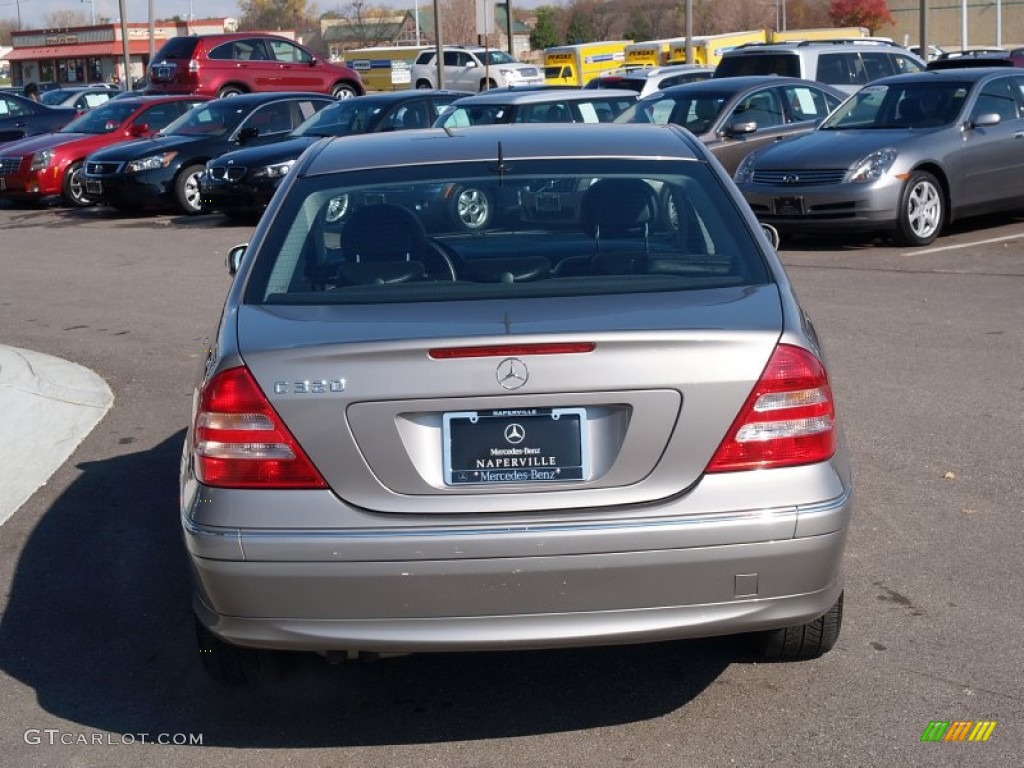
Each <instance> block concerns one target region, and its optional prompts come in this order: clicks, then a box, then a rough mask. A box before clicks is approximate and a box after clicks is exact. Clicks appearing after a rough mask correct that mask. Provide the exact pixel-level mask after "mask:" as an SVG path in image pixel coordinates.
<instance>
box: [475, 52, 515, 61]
mask: <svg viewBox="0 0 1024 768" xmlns="http://www.w3.org/2000/svg"><path fill="white" fill-rule="evenodd" d="M479 56H480V61H482V62H483V63H484V64H517V63H518V62H517V61H516V60H515V59H514V58H512V56H510V55H509V54H507V53H505V52H504V51H488V52H487V53H486V54H484V53H481V54H479Z"/></svg>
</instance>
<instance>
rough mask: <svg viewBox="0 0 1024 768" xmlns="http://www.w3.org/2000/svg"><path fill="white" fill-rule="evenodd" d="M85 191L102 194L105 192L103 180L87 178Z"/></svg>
mask: <svg viewBox="0 0 1024 768" xmlns="http://www.w3.org/2000/svg"><path fill="white" fill-rule="evenodd" d="M85 191H86V194H89V195H102V194H103V182H102V181H95V180H94V179H86V180H85Z"/></svg>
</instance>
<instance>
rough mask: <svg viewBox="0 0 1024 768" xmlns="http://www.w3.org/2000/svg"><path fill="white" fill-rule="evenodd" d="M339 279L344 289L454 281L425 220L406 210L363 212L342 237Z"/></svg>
mask: <svg viewBox="0 0 1024 768" xmlns="http://www.w3.org/2000/svg"><path fill="white" fill-rule="evenodd" d="M340 248H341V263H340V264H339V265H338V272H337V277H338V279H339V282H340V283H342V284H344V285H366V284H374V283H378V284H381V283H405V282H410V281H415V280H423V279H424V278H426V277H428V275H432V276H436V277H439V278H441V279H447V280H454V279H455V274H454V269H453V268H452V266H451V263H450V262H449V261H448V260H447V259H445V257H444V256H443V255H442V254H441V253H440V252H439V251H437V250H436V249H434V248H433V247H432V246H431V244H430V241H429V238H428V237H427V232H426V230H425V229H424V227H423V223H422V222H421V221H420V219H419V217H418V216H416V214H414V213H413V212H412V211H410V210H408V209H407V208H403V207H402V206H400V205H391V204H388V203H381V204H377V205H367V206H365V207H363V208H357V209H356V210H354V211H353V212H352V213H351V214H350V215H349V218H348V219H347V220H346V221H345V224H344V225H343V226H342V228H341V234H340Z"/></svg>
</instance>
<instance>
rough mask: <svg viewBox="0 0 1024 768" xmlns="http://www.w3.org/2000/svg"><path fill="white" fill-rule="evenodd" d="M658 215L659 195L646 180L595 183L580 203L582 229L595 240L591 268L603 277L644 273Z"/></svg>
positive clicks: (609, 180)
mask: <svg viewBox="0 0 1024 768" xmlns="http://www.w3.org/2000/svg"><path fill="white" fill-rule="evenodd" d="M658 212H659V205H658V196H657V194H656V193H655V192H654V188H653V187H651V185H650V184H648V183H647V182H646V181H644V180H643V179H616V178H608V179H598V180H597V181H595V182H594V183H593V184H591V185H590V187H589V188H588V189H587V191H586V192H585V193H584V195H583V200H582V201H581V203H580V227H581V228H582V230H583V233H584V234H585V235H586V236H587V237H589V238H590V239H591V240H593V241H594V254H593V256H592V257H591V269H592V270H593V271H594V272H597V273H599V274H632V273H636V272H642V271H643V270H644V269H645V268H646V261H647V257H648V254H649V252H650V237H651V234H652V232H653V229H654V225H655V224H656V223H657V221H658Z"/></svg>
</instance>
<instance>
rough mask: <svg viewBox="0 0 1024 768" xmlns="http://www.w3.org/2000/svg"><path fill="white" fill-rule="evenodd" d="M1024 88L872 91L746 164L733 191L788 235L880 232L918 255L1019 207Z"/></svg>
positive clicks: (910, 80) (954, 77)
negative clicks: (954, 232)
mask: <svg viewBox="0 0 1024 768" xmlns="http://www.w3.org/2000/svg"><path fill="white" fill-rule="evenodd" d="M1022 117H1024V76H1022V75H1020V74H1017V73H1016V72H1015V70H1014V69H1013V68H989V67H985V68H972V69H945V70H942V71H934V72H932V71H929V72H918V73H915V74H909V75H897V76H894V77H887V78H882V79H880V80H876V81H874V82H873V83H871V84H870V85H866V86H864V88H862V89H861V90H860V91H859V92H858V93H857V94H855V95H854V96H852V97H851V98H850V99H849V100H848V101H846V102H845V103H844V104H843V105H842V106H841V107H840V108H839V109H837V110H836V111H835V112H834V113H833V114H831V115H830V116H829V117H828V118H826V120H825V121H824V122H823V123H822V124H821V125H820V126H819V127H818V129H817V130H815V131H813V132H811V133H809V134H806V135H804V136H800V137H798V138H795V139H792V140H791V141H784V142H780V143H779V144H776V145H773V146H769V147H767V148H764V149H761V150H758V151H757V152H754V153H752V154H750V155H748V156H747V157H746V159H745V160H744V161H743V162H742V163H741V164H740V166H739V167H738V168H737V170H736V173H735V177H734V178H735V180H736V183H737V185H738V186H739V188H740V191H741V192H742V193H743V196H744V197H745V198H746V199H747V201H748V202H749V203H750V206H751V208H752V209H753V211H754V213H755V214H756V215H757V217H758V218H759V219H760V220H761V221H763V222H766V223H768V224H771V225H773V226H774V227H776V228H777V229H778V230H779V232H780V233H782V234H786V233H787V232H789V233H792V232H835V231H839V230H845V231H851V232H869V233H873V232H880V233H883V234H887V235H890V236H892V237H893V239H894V240H895V241H896V242H897V243H899V244H900V245H909V246H921V245H927V244H929V243H931V242H932V241H934V240H935V238H936V237H938V235H939V234H940V233H941V232H942V229H943V227H944V226H945V225H946V224H948V223H950V222H952V221H954V220H956V219H960V218H963V217H967V216H971V215H975V214H983V213H991V212H994V211H1001V210H1019V208H1020V202H1021V200H1022V199H1024V144H1022V143H1021V137H1022V136H1024V120H1022V119H1021V118H1022Z"/></svg>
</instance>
